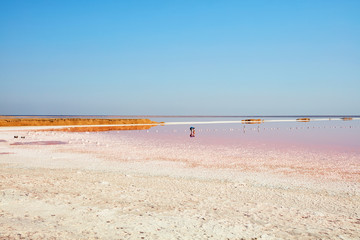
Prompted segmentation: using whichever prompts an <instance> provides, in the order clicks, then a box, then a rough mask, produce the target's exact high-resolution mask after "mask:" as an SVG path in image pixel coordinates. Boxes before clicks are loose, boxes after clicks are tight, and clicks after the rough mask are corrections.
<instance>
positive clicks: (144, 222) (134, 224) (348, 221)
mask: <svg viewBox="0 0 360 240" xmlns="http://www.w3.org/2000/svg"><path fill="white" fill-rule="evenodd" d="M14 135H19V136H22V135H23V136H25V139H14V138H13V136H14ZM0 140H3V141H0V167H1V175H0V176H1V186H0V191H1V192H0V211H1V213H0V214H1V215H0V236H1V238H3V239H21V238H28V239H29V238H31V239H43V238H46V239H49V238H56V239H96V238H100V239H358V238H359V237H360V233H359V230H358V229H359V226H360V204H359V202H360V188H359V170H358V168H359V166H358V165H357V161H358V156H357V155H349V156H346V157H349V158H352V159H350V160H349V161H348V165H347V166H344V167H343V168H341V167H339V165H337V164H335V163H334V162H333V161H329V163H328V165H326V168H324V165H323V164H319V163H316V162H314V161H313V160H314V159H316V158H317V157H320V158H323V157H324V156H326V155H314V154H313V155H312V156H313V158H314V159H310V160H309V161H307V162H301V163H299V160H301V159H302V160H303V159H305V158H307V157H309V156H310V155H309V153H307V154H304V155H301V154H299V153H298V155H299V156H294V155H292V154H289V153H284V152H276V153H273V155H270V156H268V155H269V152H266V151H265V152H264V151H260V150H259V152H258V153H257V155H254V153H256V152H257V151H255V150H256V149H255V150H254V149H252V150H251V149H239V150H238V151H239V153H240V152H241V153H243V154H245V153H246V152H247V153H248V155H243V158H237V159H235V160H236V161H235V160H234V156H233V155H232V153H231V154H230V153H229V154H226V152H220V153H219V151H218V149H217V150H216V151H212V150H211V149H208V148H206V147H203V148H201V149H200V147H201V146H197V147H199V148H197V152H198V153H199V152H200V153H201V154H200V153H199V154H197V155H194V154H193V152H192V150H191V149H189V150H188V151H186V149H188V146H187V145H176V147H174V146H172V145H171V143H169V144H168V145H166V144H163V143H161V144H158V143H153V142H146V140H144V139H138V138H132V137H131V136H129V135H124V136H121V137H119V138H116V141H115V140H114V139H113V138H107V137H104V136H103V135H99V134H96V133H90V134H89V133H68V132H65V133H63V132H29V131H19V129H17V130H16V131H9V130H6V131H1V132H0ZM36 141H43V142H46V141H62V142H66V143H67V144H60V145H36V144H35V145H28V144H24V145H12V144H13V143H15V142H23V143H33V142H36ZM216 152H217V153H216ZM236 156H238V155H236ZM266 156H268V159H266ZM254 159H255V160H254ZM256 159H257V161H256ZM271 159H272V160H271ZM330 160H331V159H330ZM267 161H268V162H267ZM235 162H236V163H237V164H235ZM266 163H267V164H266ZM301 166H302V167H303V168H301ZM301 169H302V171H300V170H301ZM326 169H328V170H329V169H331V170H333V171H334V172H333V173H326Z"/></svg>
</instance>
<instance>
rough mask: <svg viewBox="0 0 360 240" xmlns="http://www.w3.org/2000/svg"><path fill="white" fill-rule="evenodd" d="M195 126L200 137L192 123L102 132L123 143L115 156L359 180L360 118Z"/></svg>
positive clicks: (285, 174)
mask: <svg viewBox="0 0 360 240" xmlns="http://www.w3.org/2000/svg"><path fill="white" fill-rule="evenodd" d="M191 126H193V127H195V128H196V132H195V137H190V130H189V128H190V125H189V126H188V125H175V126H157V127H154V128H151V129H150V130H140V131H115V132H104V133H97V134H100V135H101V136H102V137H105V138H107V139H111V141H112V142H113V143H114V144H115V145H116V144H117V143H119V142H121V144H120V145H121V148H119V149H122V150H115V152H114V153H113V154H112V155H113V156H114V159H115V160H124V159H130V160H136V159H139V160H148V161H153V160H160V161H174V162H181V163H185V164H186V165H187V167H205V168H217V169H219V168H220V169H234V170H239V171H242V172H244V171H247V172H266V173H274V174H277V175H281V176H302V177H307V178H317V179H319V178H320V179H323V180H346V181H355V182H360V124H359V121H326V122H308V123H300V122H288V123H263V124H259V125H244V124H207V125H200V124H199V125H196V124H191ZM124 138H126V141H125V142H124V141H123V139H124ZM124 149H126V150H124ZM105 151H107V150H105Z"/></svg>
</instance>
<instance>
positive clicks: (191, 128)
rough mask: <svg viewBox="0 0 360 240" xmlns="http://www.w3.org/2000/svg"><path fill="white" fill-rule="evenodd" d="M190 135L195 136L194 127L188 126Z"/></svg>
mask: <svg viewBox="0 0 360 240" xmlns="http://www.w3.org/2000/svg"><path fill="white" fill-rule="evenodd" d="M190 137H195V128H194V127H190Z"/></svg>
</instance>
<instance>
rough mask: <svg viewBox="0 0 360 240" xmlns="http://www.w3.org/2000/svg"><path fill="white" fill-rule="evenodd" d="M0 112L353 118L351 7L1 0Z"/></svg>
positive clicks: (356, 15) (300, 1)
mask: <svg viewBox="0 0 360 240" xmlns="http://www.w3.org/2000/svg"><path fill="white" fill-rule="evenodd" d="M0 114H119V115H123V114H125V115H133V114H135V115H136V114H155V115H157V114H160V115H161V114H175V115H178V114H186V115H187V114H196V115H224V114H225V115H247V114H249V115H251V114H256V115H273V114H284V115H286V114H300V115H301V114H360V1H359V0H354V1H351V0H338V1H331V0H326V1H325V0H324V1H321V0H317V1H313V0H308V1H306V0H294V1H288V0H283V1H280V0H273V1H271V0H263V1H257V0H247V1H245V0H244V1H238V0H236V1H211V0H206V1H64V0H61V1H16V0H13V1H12V0H3V1H0Z"/></svg>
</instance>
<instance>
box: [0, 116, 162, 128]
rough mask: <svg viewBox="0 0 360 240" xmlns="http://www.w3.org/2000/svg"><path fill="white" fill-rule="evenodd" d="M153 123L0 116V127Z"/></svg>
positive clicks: (147, 121) (127, 120) (149, 121)
mask: <svg viewBox="0 0 360 240" xmlns="http://www.w3.org/2000/svg"><path fill="white" fill-rule="evenodd" d="M117 124H154V125H157V124H158V123H157V122H154V121H151V120H150V119H97V118H0V127H12V126H70V125H117Z"/></svg>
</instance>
